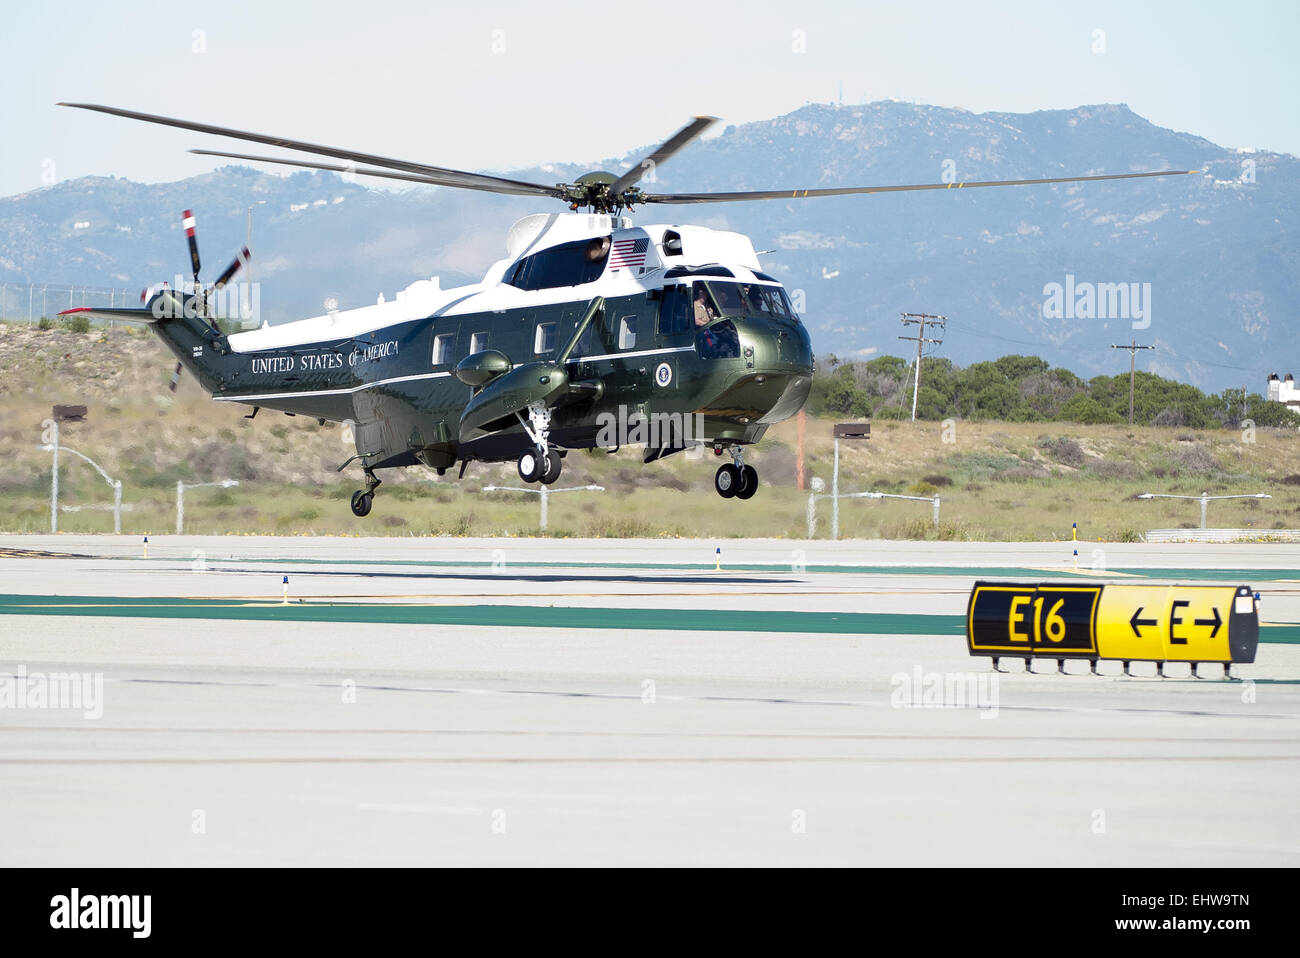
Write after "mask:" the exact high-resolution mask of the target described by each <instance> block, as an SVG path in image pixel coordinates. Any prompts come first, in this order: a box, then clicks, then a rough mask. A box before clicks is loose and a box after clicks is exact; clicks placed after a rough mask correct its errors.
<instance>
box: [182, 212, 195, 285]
mask: <svg viewBox="0 0 1300 958" xmlns="http://www.w3.org/2000/svg"><path fill="white" fill-rule="evenodd" d="M181 223H182V224H183V225H184V227H185V238H186V239H187V240H189V243H190V266H192V267H193V268H194V285H195V286H197V285H198V284H199V241H198V239H197V237H195V235H194V211H193V210H186V211H185V212H184V213H183V214H182V215H181Z"/></svg>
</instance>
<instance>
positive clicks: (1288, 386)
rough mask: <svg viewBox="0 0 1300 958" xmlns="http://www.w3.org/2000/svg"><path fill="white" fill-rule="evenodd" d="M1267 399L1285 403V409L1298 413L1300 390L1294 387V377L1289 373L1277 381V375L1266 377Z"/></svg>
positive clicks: (1299, 409)
mask: <svg viewBox="0 0 1300 958" xmlns="http://www.w3.org/2000/svg"><path fill="white" fill-rule="evenodd" d="M1268 398H1269V399H1271V400H1272V401H1273V402H1280V403H1286V405H1287V408H1288V409H1291V410H1294V411H1295V412H1300V389H1296V387H1295V377H1294V376H1292V375H1291V374H1290V373H1287V374H1286V378H1285V379H1278V378H1277V373H1273V374H1272V375H1270V376H1269V377H1268Z"/></svg>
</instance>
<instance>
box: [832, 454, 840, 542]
mask: <svg viewBox="0 0 1300 958" xmlns="http://www.w3.org/2000/svg"><path fill="white" fill-rule="evenodd" d="M839 537H840V440H839V437H838V436H837V437H836V438H835V469H834V471H833V472H832V473H831V538H832V539H834V540H837V541H838V540H839Z"/></svg>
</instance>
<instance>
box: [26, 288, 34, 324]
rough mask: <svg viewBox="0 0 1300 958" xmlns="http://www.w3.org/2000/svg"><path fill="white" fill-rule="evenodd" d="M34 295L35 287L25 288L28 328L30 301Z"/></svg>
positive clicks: (30, 312)
mask: <svg viewBox="0 0 1300 958" xmlns="http://www.w3.org/2000/svg"><path fill="white" fill-rule="evenodd" d="M35 294H36V287H35V286H28V287H27V325H28V326H30V325H31V324H32V300H33V298H34V297H35Z"/></svg>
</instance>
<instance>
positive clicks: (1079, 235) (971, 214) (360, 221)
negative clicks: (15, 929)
mask: <svg viewBox="0 0 1300 958" xmlns="http://www.w3.org/2000/svg"><path fill="white" fill-rule="evenodd" d="M123 122H128V121H123ZM140 139H141V141H142V142H143V141H147V134H146V135H142V136H141V137H140ZM203 139H204V138H202V137H196V140H203ZM220 142H225V141H215V142H214V141H213V140H212V139H211V138H209V139H208V140H207V141H206V142H203V143H202V144H200V143H199V142H196V143H195V145H196V146H197V145H204V146H207V147H212V148H221V147H220V146H219V143H220ZM340 145H349V144H340ZM361 146H362V148H365V149H369V150H372V151H375V152H380V153H382V152H384V148H383V145H382V144H364V145H361ZM436 153H437V151H436V149H433V148H431V150H430V155H429V156H423V157H409V159H413V160H416V161H423V162H430V163H439V162H445V159H440V158H439V156H437V155H436ZM640 155H641V153H640V152H638V151H633V152H631V153H629V154H627V155H625V156H621V157H610V158H606V159H603V160H601V161H598V162H594V163H586V164H583V163H568V162H566V163H556V164H554V165H548V166H546V167H543V168H533V169H519V170H509V171H504V172H506V174H507V175H510V176H516V177H519V178H522V179H527V180H533V181H536V182H542V183H557V182H569V181H572V179H574V178H575V177H577V176H579V175H581V174H582V173H584V172H587V171H589V170H592V169H609V170H612V171H621V170H622V169H623V168H625V167H626V166H627V165H628V164H630V163H632V162H635V161H636V160H637V159H638V158H639V156H640ZM1160 169H1195V170H1199V171H1201V172H1199V173H1196V174H1195V175H1190V176H1173V177H1158V178H1151V179H1141V180H1127V181H1118V182H1102V183H1084V184H1068V185H1048V186H1028V187H1008V188H998V189H978V190H969V191H966V192H961V191H958V190H955V189H954V190H945V191H939V192H932V193H893V194H888V193H887V194H877V195H871V196H852V197H837V198H824V199H807V200H793V199H791V200H788V201H787V200H778V201H767V202H747V203H737V204H726V205H709V206H659V207H653V206H652V207H646V208H641V209H638V210H636V211H635V212H634V213H633V214H632V215H633V217H634V221H636V222H644V223H650V222H669V223H683V222H685V223H696V224H700V225H704V226H711V227H715V228H721V229H732V230H738V231H740V232H743V233H745V234H747V235H748V236H750V237H751V239H752V240H753V242H754V245H755V247H756V248H757V249H759V250H766V251H769V252H765V253H763V254H762V255H761V257H760V259H761V261H762V263H763V267H764V269H765V270H767V271H768V272H770V273H772V274H774V275H775V276H776V277H777V278H778V279H780V280H781V281H782V282H783V283H785V285H786V287H787V288H788V289H789V290H790V291H791V293H792V295H793V296H794V297H795V299H796V302H797V303H801V304H802V306H803V308H804V310H805V313H804V319H805V322H806V323H807V325H808V327H809V330H810V332H811V334H812V337H813V346H814V349H815V350H816V351H817V353H818V355H819V356H825V355H828V354H832V353H833V354H835V355H836V356H838V357H840V358H845V359H847V358H863V357H869V356H873V355H884V354H887V353H893V354H896V355H908V354H909V351H910V350H911V349H912V348H913V347H912V345H911V344H910V343H903V342H900V341H899V340H898V338H897V337H898V336H899V335H903V334H907V335H912V334H913V333H912V331H911V330H904V329H903V328H902V327H901V325H900V320H899V314H900V313H902V312H927V313H939V314H943V315H944V316H946V317H947V326H946V328H945V329H942V330H939V331H936V332H935V333H934V334H933V337H934V338H936V339H942V340H943V341H942V343H939V344H931V345H930V346H928V347H927V351H928V352H931V353H937V354H938V355H943V356H947V357H950V358H951V359H953V360H954V361H955V362H957V363H959V364H963V365H964V364H966V363H969V362H973V361H978V360H982V359H989V358H994V357H996V356H1000V355H1003V354H1006V353H1026V354H1034V355H1038V356H1041V357H1043V358H1044V359H1047V360H1048V361H1049V362H1051V363H1053V364H1056V365H1062V366H1066V367H1068V368H1070V369H1072V370H1074V371H1075V372H1076V373H1079V374H1081V375H1095V374H1099V373H1114V372H1119V371H1122V370H1123V368H1124V367H1126V366H1127V363H1126V362H1125V361H1124V360H1125V359H1127V357H1126V356H1124V355H1123V354H1122V353H1120V352H1118V351H1116V350H1114V349H1111V348H1110V346H1111V344H1121V343H1128V342H1130V341H1132V340H1136V341H1137V342H1138V343H1141V344H1148V345H1154V346H1155V347H1156V348H1155V349H1154V350H1151V351H1145V352H1142V353H1139V354H1138V355H1139V368H1145V369H1149V370H1151V371H1152V372H1156V373H1160V374H1161V375H1164V376H1168V377H1170V378H1174V379H1179V380H1182V381H1186V382H1191V383H1193V384H1195V385H1197V386H1199V387H1201V388H1203V389H1213V390H1219V389H1223V388H1229V387H1231V388H1237V389H1239V388H1240V387H1241V386H1243V385H1245V386H1249V387H1250V390H1251V391H1252V392H1255V391H1262V390H1263V387H1264V381H1265V378H1266V377H1267V376H1268V374H1269V373H1270V372H1274V371H1276V372H1279V373H1284V372H1287V371H1290V370H1295V371H1296V372H1300V348H1298V346H1297V341H1298V337H1297V336H1296V320H1297V303H1300V244H1297V242H1296V227H1297V223H1298V222H1300V218H1298V217H1297V213H1298V212H1300V185H1298V184H1300V175H1298V174H1300V162H1298V161H1297V158H1296V157H1294V156H1291V155H1288V154H1280V153H1271V152H1267V151H1258V150H1237V149H1229V148H1225V147H1222V146H1217V145H1215V144H1213V143H1211V142H1209V141H1208V140H1205V139H1203V138H1201V137H1198V136H1195V135H1193V134H1190V133H1180V132H1175V131H1172V130H1168V129H1164V128H1161V127H1158V126H1155V125H1153V124H1152V123H1150V122H1148V121H1147V120H1145V119H1143V118H1142V117H1140V116H1138V115H1137V114H1135V113H1133V112H1132V111H1131V110H1130V109H1128V108H1127V107H1126V106H1124V105H1099V106H1083V107H1078V108H1076V109H1070V110H1054V111H1043V112H1036V113H1029V114H1015V113H981V114H974V113H969V112H966V111H963V110H960V109H952V108H943V107H936V106H926V105H918V104H910V103H899V102H893V101H888V102H876V103H867V104H861V105H827V104H812V105H808V106H805V107H803V108H801V109H799V110H796V111H794V112H792V113H789V114H787V115H785V116H781V117H777V118H775V119H772V120H767V121H762V122H755V123H747V124H744V125H740V126H731V127H727V128H725V129H724V130H723V132H722V133H721V134H720V135H718V136H715V137H712V138H709V139H705V140H701V141H698V142H696V143H694V144H692V145H691V146H690V147H688V148H687V149H686V150H684V151H683V152H682V153H680V154H679V155H678V156H676V157H675V158H673V160H672V161H671V162H669V163H666V164H664V165H663V166H662V167H661V168H660V169H658V170H657V171H656V176H655V181H654V182H652V183H643V184H642V186H643V188H645V189H646V191H647V192H668V191H705V190H745V189H773V188H786V187H789V188H791V189H794V188H801V189H802V188H815V187H824V186H836V185H854V186H856V185H877V184H882V185H883V184H901V183H934V182H953V185H954V187H955V186H956V185H957V184H959V183H961V182H965V181H978V180H994V179H1021V178H1036V177H1052V176H1067V175H1083V174H1090V173H1102V172H1112V173H1120V172H1134V171H1141V170H1160ZM362 180H364V178H362V177H343V176H339V175H337V174H333V173H316V172H307V171H303V172H296V173H292V174H289V175H282V174H281V173H279V172H276V173H270V172H266V171H261V170H253V169H250V168H248V167H244V166H227V167H223V168H221V169H218V170H216V171H214V172H211V173H206V174H203V175H200V176H194V177H190V178H188V179H184V180H180V181H177V182H172V183H157V184H141V183H135V182H131V181H129V180H126V179H121V178H108V177H84V178H80V179H75V180H68V181H65V182H60V183H57V184H55V185H52V186H48V187H45V188H42V189H39V190H35V191H32V192H28V193H23V194H19V195H17V196H11V197H7V198H4V199H0V283H4V284H6V290H7V297H6V299H5V312H6V313H7V314H8V315H10V316H11V317H12V316H13V315H15V314H18V315H22V316H26V312H27V306H28V298H27V289H26V287H27V286H28V284H31V283H34V284H36V286H37V289H36V295H35V299H36V307H35V308H36V310H37V311H38V312H39V309H40V298H41V287H42V286H43V285H45V284H48V285H50V286H51V287H63V288H64V290H65V291H64V293H63V294H62V296H63V298H64V299H63V301H57V300H55V301H52V302H50V303H49V305H48V310H49V312H51V313H52V312H54V311H55V309H56V308H65V307H66V306H67V296H68V294H67V292H66V287H67V286H69V285H72V286H77V287H83V286H85V287H92V288H101V289H102V290H107V289H108V288H117V289H119V290H126V289H130V290H134V291H138V290H139V289H140V288H142V287H144V286H146V285H148V284H150V283H154V282H158V281H161V280H163V279H167V280H171V279H172V278H173V277H174V276H175V275H176V274H177V273H183V272H187V271H188V256H187V254H186V251H185V240H184V235H183V233H182V230H181V223H180V212H181V210H182V209H193V210H194V211H195V214H196V215H197V217H198V221H199V241H200V247H201V250H202V253H203V256H204V260H205V266H204V277H205V278H206V279H211V278H213V277H214V276H215V275H216V274H217V273H218V272H219V271H220V270H221V268H222V267H223V266H224V265H225V264H226V262H228V261H229V259H230V258H231V256H232V255H233V254H234V252H235V250H237V249H238V247H239V246H240V245H241V244H242V243H243V242H244V240H245V235H246V230H247V223H248V209H249V207H250V206H251V207H253V214H252V220H253V243H252V245H253V250H254V260H253V270H252V278H253V279H254V280H255V281H257V282H258V283H259V284H260V297H261V308H262V315H263V316H264V317H265V318H266V319H268V320H269V321H270V322H273V323H274V322H282V321H285V320H289V319H293V318H298V317H301V316H306V315H315V314H319V313H320V312H321V311H322V308H323V304H324V303H325V302H326V300H335V301H337V302H338V304H339V306H340V307H341V308H348V307H351V306H359V305H365V304H368V303H372V302H374V301H375V299H376V298H377V296H378V294H379V293H381V292H383V293H384V294H385V295H386V296H387V297H388V298H390V299H391V298H392V295H393V293H394V292H395V291H396V290H399V289H402V288H404V287H405V286H406V285H408V284H409V283H410V282H412V281H414V280H416V279H424V278H429V277H430V276H435V275H436V276H439V277H440V278H441V281H442V285H443V286H444V287H447V286H451V285H455V284H459V283H464V282H469V281H473V280H476V279H478V278H480V277H481V276H482V274H483V272H484V271H485V270H486V268H487V267H488V266H489V265H490V264H491V263H492V262H493V261H494V260H496V259H499V258H500V257H501V256H503V255H504V249H505V247H504V242H505V235H506V231H507V230H508V228H509V226H510V224H511V223H512V222H513V221H514V220H515V219H517V218H519V217H521V216H524V215H527V214H528V213H532V212H537V211H538V210H543V211H547V212H549V211H552V210H551V208H550V207H549V206H547V205H545V203H544V202H541V201H538V200H536V199H529V198H520V197H507V196H497V195H493V194H487V193H478V192H470V191H453V190H446V189H438V188H432V187H417V188H414V189H411V190H392V189H387V188H384V189H372V188H371V187H370V186H369V185H368V184H367V183H365V182H362ZM552 205H553V206H554V210H555V211H559V210H560V209H561V207H559V205H558V204H552ZM1103 284H1136V285H1126V290H1127V291H1131V292H1132V293H1133V294H1134V296H1135V299H1134V301H1133V302H1132V303H1131V304H1130V305H1131V306H1132V307H1134V308H1133V309H1132V310H1131V311H1130V313H1131V314H1130V313H1124V311H1123V310H1120V309H1119V308H1118V301H1117V300H1116V299H1115V290H1116V289H1117V288H1118V287H1117V286H1110V285H1103ZM1099 287H1100V290H1098V288H1099ZM1089 289H1092V290H1098V291H1099V292H1100V291H1102V290H1106V289H1109V290H1110V299H1109V301H1108V299H1107V296H1106V295H1105V293H1102V295H1101V296H1099V301H1098V303H1097V306H1096V307H1094V308H1092V309H1089V308H1088V305H1087V303H1086V302H1085V300H1086V296H1085V291H1087V290H1089ZM1062 290H1063V291H1065V296H1066V297H1068V298H1070V299H1071V301H1070V302H1067V303H1066V304H1065V309H1061V308H1060V307H1061V298H1062V297H1061V292H1060V291H1062ZM50 295H51V296H53V295H54V294H50ZM85 295H86V296H87V297H90V298H88V299H87V301H88V302H106V301H107V299H108V296H109V295H110V294H109V293H108V292H106V291H103V292H96V291H95V290H94V289H92V290H90V291H89V292H87V293H86V294H85ZM1076 296H1077V297H1079V298H1078V300H1077V302H1075V301H1074V299H1073V298H1074V297H1076ZM95 297H98V298H95ZM81 298H82V297H81V294H80V293H74V294H73V299H74V301H75V302H76V303H80V302H81ZM119 302H120V300H119ZM1139 303H1140V304H1141V309H1140V310H1139V309H1137V308H1136V307H1137V306H1138V304H1139ZM1108 306H1109V308H1107V307H1108Z"/></svg>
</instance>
